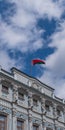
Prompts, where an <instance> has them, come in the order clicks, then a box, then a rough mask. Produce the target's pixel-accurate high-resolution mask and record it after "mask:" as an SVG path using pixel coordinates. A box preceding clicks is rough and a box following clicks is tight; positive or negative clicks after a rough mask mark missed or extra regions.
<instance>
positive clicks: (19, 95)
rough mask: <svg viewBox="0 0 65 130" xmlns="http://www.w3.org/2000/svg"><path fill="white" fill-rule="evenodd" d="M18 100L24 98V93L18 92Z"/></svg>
mask: <svg viewBox="0 0 65 130" xmlns="http://www.w3.org/2000/svg"><path fill="white" fill-rule="evenodd" d="M18 100H24V93H20V92H18Z"/></svg>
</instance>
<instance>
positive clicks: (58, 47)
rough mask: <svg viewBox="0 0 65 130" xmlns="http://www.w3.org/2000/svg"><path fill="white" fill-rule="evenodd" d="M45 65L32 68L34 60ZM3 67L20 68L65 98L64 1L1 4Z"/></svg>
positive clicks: (0, 56) (25, 0) (2, 1)
mask: <svg viewBox="0 0 65 130" xmlns="http://www.w3.org/2000/svg"><path fill="white" fill-rule="evenodd" d="M35 58H40V59H44V60H45V61H46V65H35V66H32V67H31V60H32V59H35ZM0 65H1V66H2V68H4V69H6V70H8V71H9V70H10V68H11V67H13V66H14V67H17V68H18V69H20V70H21V71H23V72H25V73H26V74H28V75H31V73H30V71H31V69H32V76H34V77H36V78H38V79H39V80H41V81H42V82H44V83H46V84H48V85H50V86H51V87H54V88H55V94H56V95H57V96H59V97H60V98H65V0H0Z"/></svg>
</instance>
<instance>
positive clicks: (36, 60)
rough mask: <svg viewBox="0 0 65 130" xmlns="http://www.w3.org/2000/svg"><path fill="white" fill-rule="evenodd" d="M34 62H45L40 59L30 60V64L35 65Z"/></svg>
mask: <svg viewBox="0 0 65 130" xmlns="http://www.w3.org/2000/svg"><path fill="white" fill-rule="evenodd" d="M35 64H45V61H44V60H41V59H34V60H32V65H35Z"/></svg>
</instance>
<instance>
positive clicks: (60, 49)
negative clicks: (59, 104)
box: [40, 22, 65, 98]
mask: <svg viewBox="0 0 65 130" xmlns="http://www.w3.org/2000/svg"><path fill="white" fill-rule="evenodd" d="M64 27H65V22H63V23H62V24H60V27H59V31H57V32H55V33H54V34H53V35H52V37H51V39H52V42H51V43H50V45H49V47H55V48H56V49H55V51H54V53H52V54H50V55H49V56H48V57H47V58H46V71H44V75H42V76H41V78H40V80H42V81H44V82H45V83H47V84H49V85H51V86H53V87H54V88H55V89H56V94H57V95H58V96H60V97H64V98H65V95H64V92H65V28H64Z"/></svg>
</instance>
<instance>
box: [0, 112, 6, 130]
mask: <svg viewBox="0 0 65 130" xmlns="http://www.w3.org/2000/svg"><path fill="white" fill-rule="evenodd" d="M0 116H1V117H4V118H5V119H4V120H3V121H1V120H0V123H1V124H4V130H7V116H6V115H3V114H0ZM2 128H3V127H2Z"/></svg>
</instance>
